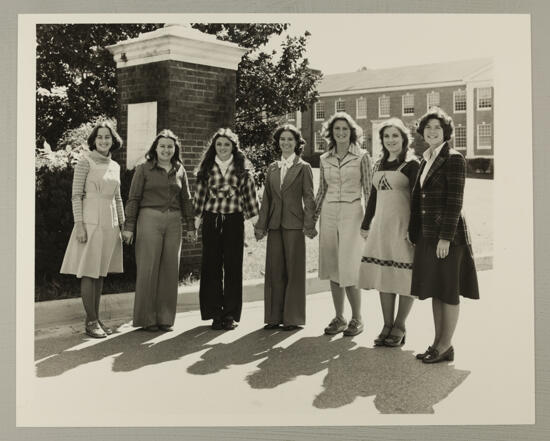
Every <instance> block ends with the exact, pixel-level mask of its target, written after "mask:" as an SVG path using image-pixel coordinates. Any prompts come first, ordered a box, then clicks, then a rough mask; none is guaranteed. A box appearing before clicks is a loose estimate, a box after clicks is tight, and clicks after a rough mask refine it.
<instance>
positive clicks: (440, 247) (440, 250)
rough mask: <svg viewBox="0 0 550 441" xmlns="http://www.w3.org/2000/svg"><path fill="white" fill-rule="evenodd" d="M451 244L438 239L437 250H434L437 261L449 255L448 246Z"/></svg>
mask: <svg viewBox="0 0 550 441" xmlns="http://www.w3.org/2000/svg"><path fill="white" fill-rule="evenodd" d="M450 244H451V242H450V241H448V240H444V239H439V242H437V248H436V250H435V254H436V256H437V258H438V259H445V257H447V256H448V255H449V246H450Z"/></svg>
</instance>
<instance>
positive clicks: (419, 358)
mask: <svg viewBox="0 0 550 441" xmlns="http://www.w3.org/2000/svg"><path fill="white" fill-rule="evenodd" d="M433 350H434V348H432V347H431V346H428V349H426V350H425V351H424V352H422V353H421V354H416V358H417V359H418V360H423V359H424V358H425V357H426V356H427V355H428V354H431V353H432V351H433Z"/></svg>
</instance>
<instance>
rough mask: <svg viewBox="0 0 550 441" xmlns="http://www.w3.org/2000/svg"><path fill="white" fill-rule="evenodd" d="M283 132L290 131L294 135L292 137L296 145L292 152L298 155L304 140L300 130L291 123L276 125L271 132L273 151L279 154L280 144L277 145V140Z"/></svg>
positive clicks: (304, 143)
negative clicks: (273, 144) (273, 142)
mask: <svg viewBox="0 0 550 441" xmlns="http://www.w3.org/2000/svg"><path fill="white" fill-rule="evenodd" d="M283 132H290V133H292V135H293V136H294V139H295V140H296V147H294V153H296V155H297V156H300V155H301V154H302V152H303V151H304V146H305V145H306V140H305V139H304V138H303V137H302V133H301V132H300V130H298V129H297V128H296V127H295V126H293V125H292V124H283V125H282V126H279V127H277V128H276V129H275V131H274V132H273V141H275V151H276V152H277V153H279V154H280V153H281V146H280V145H279V141H280V139H281V134H282V133H283Z"/></svg>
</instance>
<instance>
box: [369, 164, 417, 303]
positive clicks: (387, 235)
mask: <svg viewBox="0 0 550 441" xmlns="http://www.w3.org/2000/svg"><path fill="white" fill-rule="evenodd" d="M406 164H407V162H405V161H404V162H403V163H402V164H401V165H400V166H399V168H398V169H397V170H395V171H390V170H377V171H375V173H374V176H373V185H374V187H375V188H376V191H377V195H376V196H377V197H376V211H375V215H374V218H373V220H372V224H371V227H370V230H369V235H368V237H367V240H366V241H365V245H364V248H363V257H362V259H361V267H360V272H359V287H360V288H363V289H376V290H378V291H382V292H388V293H396V294H399V295H406V296H410V295H411V294H410V293H411V276H412V262H413V256H414V247H413V246H412V245H411V244H409V242H408V241H407V240H406V237H407V231H408V227H409V219H410V205H411V202H410V189H409V179H408V178H407V176H405V175H404V174H403V173H401V169H402V168H403V167H404V166H405V165H406Z"/></svg>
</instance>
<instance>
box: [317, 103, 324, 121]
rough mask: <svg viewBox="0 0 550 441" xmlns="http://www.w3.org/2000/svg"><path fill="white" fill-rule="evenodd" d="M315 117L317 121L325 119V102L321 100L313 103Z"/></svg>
mask: <svg viewBox="0 0 550 441" xmlns="http://www.w3.org/2000/svg"><path fill="white" fill-rule="evenodd" d="M315 119H316V120H318V121H323V120H324V119H325V103H324V102H323V101H319V102H317V103H315Z"/></svg>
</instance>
